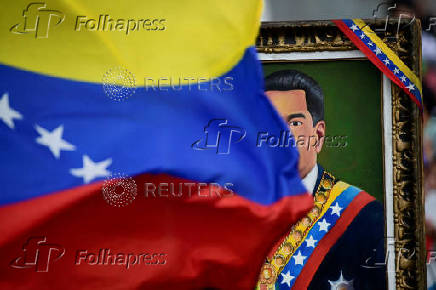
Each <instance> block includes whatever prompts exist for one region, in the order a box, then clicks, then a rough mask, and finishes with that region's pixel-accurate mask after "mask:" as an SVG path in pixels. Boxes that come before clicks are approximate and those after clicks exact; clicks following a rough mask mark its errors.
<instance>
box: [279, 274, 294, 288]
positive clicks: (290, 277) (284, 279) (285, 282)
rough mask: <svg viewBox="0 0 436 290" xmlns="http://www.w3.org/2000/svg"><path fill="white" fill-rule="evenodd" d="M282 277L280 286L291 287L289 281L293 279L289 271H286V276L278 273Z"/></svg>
mask: <svg viewBox="0 0 436 290" xmlns="http://www.w3.org/2000/svg"><path fill="white" fill-rule="evenodd" d="M280 275H282V278H283V279H282V284H287V285H288V287H291V281H292V280H293V279H294V278H295V277H294V276H291V271H288V272H287V273H286V274H283V273H280Z"/></svg>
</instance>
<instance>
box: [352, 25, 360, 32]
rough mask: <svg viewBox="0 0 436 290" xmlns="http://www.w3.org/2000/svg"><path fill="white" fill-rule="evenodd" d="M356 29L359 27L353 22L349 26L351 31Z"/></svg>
mask: <svg viewBox="0 0 436 290" xmlns="http://www.w3.org/2000/svg"><path fill="white" fill-rule="evenodd" d="M358 29H359V27H357V25H356V24H353V26H351V30H353V31H356V30H358Z"/></svg>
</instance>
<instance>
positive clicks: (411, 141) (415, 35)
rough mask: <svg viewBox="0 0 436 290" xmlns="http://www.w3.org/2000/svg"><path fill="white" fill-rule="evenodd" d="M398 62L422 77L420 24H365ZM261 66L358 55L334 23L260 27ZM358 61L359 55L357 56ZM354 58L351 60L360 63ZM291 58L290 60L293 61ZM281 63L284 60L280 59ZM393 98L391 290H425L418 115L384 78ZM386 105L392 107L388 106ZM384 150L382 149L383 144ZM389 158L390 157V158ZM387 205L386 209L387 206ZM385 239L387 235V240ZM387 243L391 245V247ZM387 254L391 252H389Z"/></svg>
mask: <svg viewBox="0 0 436 290" xmlns="http://www.w3.org/2000/svg"><path fill="white" fill-rule="evenodd" d="M364 22H365V23H367V24H368V25H369V26H370V28H371V29H372V30H373V31H376V33H377V35H378V36H379V37H380V38H381V39H382V40H383V41H384V42H385V43H386V44H387V45H388V47H390V48H391V49H392V50H393V51H394V52H395V53H396V54H397V55H398V56H399V58H400V59H401V60H402V61H403V62H404V63H405V64H406V65H407V66H408V67H409V68H410V69H411V70H412V71H413V72H414V73H415V74H416V75H417V76H418V78H421V49H420V48H421V25H420V22H419V20H416V21H413V22H412V23H410V21H407V19H406V20H403V22H400V23H398V22H397V21H395V20H390V21H386V20H385V19H367V20H364ZM256 49H257V52H258V53H259V55H260V59H261V61H270V62H274V61H280V59H283V56H285V55H288V56H289V55H291V56H292V55H298V54H303V55H309V54H310V55H311V56H308V57H307V58H306V59H305V58H304V56H301V55H300V56H299V57H295V58H294V57H291V58H288V60H287V61H297V60H298V61H301V60H304V61H315V60H317V58H316V57H315V58H314V57H313V56H314V55H319V54H322V53H323V52H338V55H339V56H337V59H341V57H340V54H341V53H343V52H348V53H350V54H352V53H354V52H358V49H357V48H356V47H355V46H354V44H353V43H352V42H351V41H350V40H349V39H348V38H347V36H345V35H344V34H343V33H342V32H341V31H340V30H339V28H338V27H336V25H335V24H334V23H333V22H332V21H298V22H264V23H262V25H261V29H260V32H259V36H258V38H257V41H256ZM360 57H362V56H360ZM358 58H359V54H358V53H356V55H355V57H354V59H358ZM292 59H294V60H292ZM282 61H283V60H282ZM384 82H385V84H386V87H383V88H382V89H385V90H386V89H388V90H389V93H390V95H391V99H390V100H388V102H387V104H388V105H387V106H386V104H384V106H385V107H384V110H385V111H384V115H383V114H382V116H384V117H385V122H389V123H390V126H389V128H390V129H389V130H390V132H388V131H386V130H385V132H384V134H385V137H386V136H390V137H389V138H390V140H389V139H385V141H386V140H387V141H388V142H387V143H390V146H391V147H390V148H389V149H388V151H389V152H388V153H389V154H388V155H386V154H387V153H386V152H384V154H385V155H384V156H385V157H384V165H385V166H384V171H385V175H384V176H385V178H386V176H389V178H387V179H390V180H385V182H384V183H385V187H386V188H387V192H390V194H391V195H390V196H389V197H388V198H389V199H391V203H385V215H386V216H387V217H388V216H389V218H390V219H391V220H392V228H391V233H392V234H393V239H392V240H391V241H387V243H388V244H386V248H387V253H388V254H389V253H390V254H391V255H392V254H394V255H393V256H394V257H392V256H391V257H390V259H391V265H390V266H391V269H392V271H391V272H389V271H388V273H387V274H388V277H387V280H388V286H389V287H388V288H389V289H393V288H396V289H426V265H425V261H426V248H425V243H424V238H425V235H424V202H423V200H424V195H423V185H422V180H423V161H422V160H423V159H422V119H421V118H422V116H421V113H420V110H419V108H418V107H417V105H416V104H415V103H414V102H413V101H412V100H411V99H410V97H409V96H408V95H407V94H406V93H405V92H404V91H403V90H401V89H400V88H399V87H398V86H396V85H395V84H394V83H392V82H391V81H390V80H388V79H387V78H385V80H384ZM389 104H390V105H389ZM384 146H386V144H384ZM389 156H391V158H390V157H389ZM389 204H390V206H389ZM387 236H388V235H387ZM389 243H390V244H389ZM389 249H392V251H391V252H390V251H389Z"/></svg>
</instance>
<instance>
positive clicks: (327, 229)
mask: <svg viewBox="0 0 436 290" xmlns="http://www.w3.org/2000/svg"><path fill="white" fill-rule="evenodd" d="M373 200H374V197H372V196H370V195H369V194H368V193H366V192H364V191H362V190H361V189H359V188H357V187H355V186H352V185H349V184H347V183H345V182H342V181H338V180H337V179H336V178H335V177H334V176H333V175H332V174H330V173H328V172H326V171H324V172H323V175H322V177H321V181H320V183H319V185H318V188H317V190H316V193H315V195H314V203H315V204H314V207H313V209H312V210H311V211H310V212H309V213H308V214H307V215H306V216H305V217H304V218H302V219H301V220H300V221H298V222H297V223H296V224H295V225H293V226H292V228H291V230H290V232H289V233H288V235H287V236H286V237H285V238H284V239H283V240H282V241H281V243H280V244H279V245H278V247H276V248H275V250H274V251H273V252H272V254H270V255H269V256H268V257H267V259H266V262H265V264H264V265H263V267H262V270H261V273H260V277H259V281H258V284H257V289H261V290H272V289H307V287H308V286H309V284H310V281H311V280H312V278H313V276H314V275H315V273H316V270H317V269H318V266H319V265H320V264H321V262H322V261H323V259H324V257H325V255H326V254H327V253H328V252H329V250H330V248H331V247H332V246H333V245H334V244H335V243H336V241H337V240H338V239H339V238H340V237H341V236H342V234H343V233H344V232H345V230H346V229H347V227H348V225H349V224H350V223H351V222H352V221H353V219H354V218H355V217H356V216H357V214H358V213H359V212H360V210H361V209H362V208H363V207H364V206H365V205H367V204H368V203H369V202H371V201H373Z"/></svg>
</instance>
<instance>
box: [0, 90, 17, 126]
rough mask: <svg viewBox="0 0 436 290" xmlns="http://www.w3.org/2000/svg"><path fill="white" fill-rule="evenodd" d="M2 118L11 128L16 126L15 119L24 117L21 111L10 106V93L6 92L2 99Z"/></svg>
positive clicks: (0, 107)
mask: <svg viewBox="0 0 436 290" xmlns="http://www.w3.org/2000/svg"><path fill="white" fill-rule="evenodd" d="M0 119H1V120H2V121H3V122H5V124H6V125H7V126H8V127H9V128H11V129H14V128H15V124H14V119H17V120H21V119H23V116H22V115H21V114H20V112H18V111H15V110H14V109H12V108H11V107H9V94H8V93H4V94H3V96H2V98H1V99H0Z"/></svg>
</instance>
